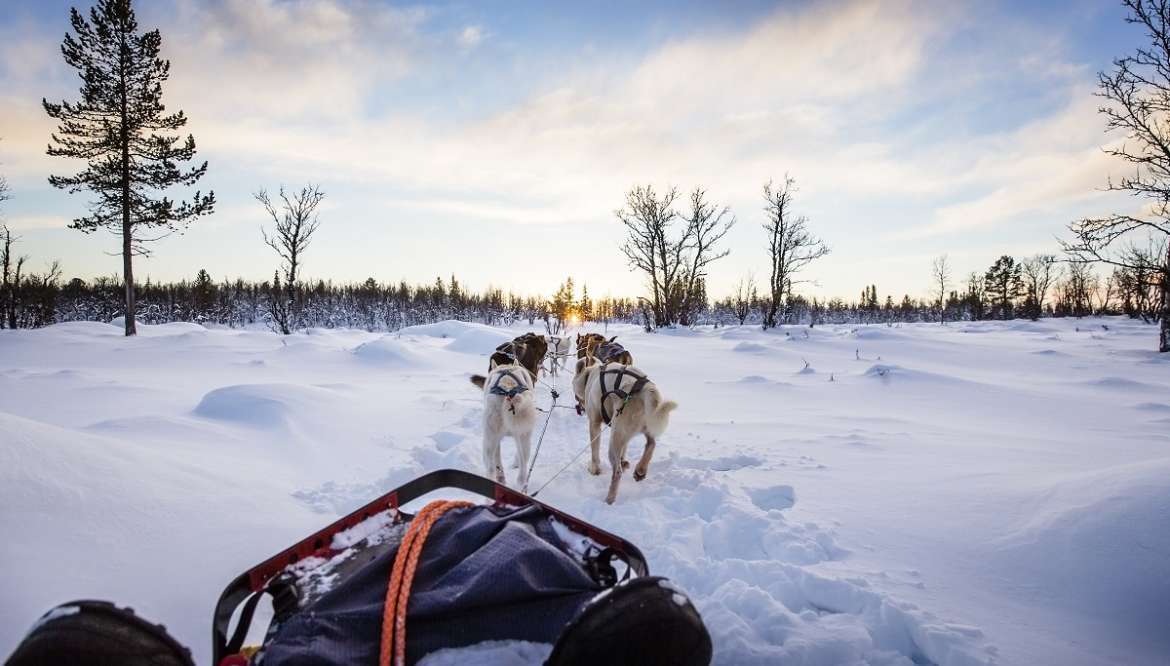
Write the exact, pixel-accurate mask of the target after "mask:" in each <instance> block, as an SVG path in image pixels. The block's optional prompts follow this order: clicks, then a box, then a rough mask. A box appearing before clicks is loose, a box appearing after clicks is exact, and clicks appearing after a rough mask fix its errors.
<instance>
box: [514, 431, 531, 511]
mask: <svg viewBox="0 0 1170 666" xmlns="http://www.w3.org/2000/svg"><path fill="white" fill-rule="evenodd" d="M515 440H516V460H517V462H519V463H520V476H519V477H517V479H516V484H517V485H518V486H520V492H522V493H524V494H525V495H527V494H528V457H529V455H531V453H532V431H531V430H529V431H526V432H522V433H520V434H518V435H516V436H515Z"/></svg>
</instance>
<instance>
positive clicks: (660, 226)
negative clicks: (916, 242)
mask: <svg viewBox="0 0 1170 666" xmlns="http://www.w3.org/2000/svg"><path fill="white" fill-rule="evenodd" d="M1123 4H1124V5H1125V6H1126V7H1127V8H1128V10H1129V16H1128V17H1127V21H1128V22H1129V23H1132V24H1136V25H1138V26H1139V27H1141V28H1142V29H1143V30H1144V31H1145V32H1146V37H1147V38H1148V43H1146V44H1144V45H1141V46H1139V47H1138V48H1137V49H1136V51H1135V52H1134V53H1133V54H1131V55H1128V56H1125V57H1122V58H1119V59H1117V60H1116V61H1115V62H1114V70H1113V71H1112V72H1108V73H1107V72H1102V73H1101V74H1099V77H1098V92H1097V93H1096V94H1097V96H1099V97H1101V98H1103V99H1104V100H1106V104H1105V105H1104V106H1103V107H1102V108H1101V109H1100V111H1101V113H1102V114H1103V115H1104V116H1105V118H1106V125H1107V128H1108V129H1109V130H1120V131H1122V132H1123V133H1124V134H1125V135H1126V137H1127V139H1129V141H1127V142H1126V143H1124V144H1122V145H1121V147H1119V148H1110V149H1107V151H1106V152H1108V153H1109V154H1111V155H1113V156H1114V157H1117V158H1119V159H1121V160H1123V161H1125V162H1127V163H1129V164H1130V165H1132V166H1133V167H1134V169H1133V175H1131V176H1127V177H1125V178H1122V179H1121V180H1119V181H1116V182H1110V183H1109V184H1108V189H1110V190H1115V191H1123V192H1127V193H1129V194H1133V195H1136V196H1138V197H1143V198H1146V199H1148V200H1150V202H1151V204H1150V206H1149V207H1148V210H1149V214H1148V215H1145V216H1143V217H1135V216H1131V215H1124V214H1118V215H1110V216H1107V217H1104V218H1087V219H1082V220H1078V221H1075V222H1073V223H1071V224H1070V225H1069V231H1070V233H1071V237H1070V238H1069V239H1067V240H1062V241H1060V245H1061V250H1062V252H1063V255H1062V256H1061V258H1060V259H1057V257H1056V256H1055V255H1037V256H1034V257H1029V258H1026V259H1024V260H1021V261H1017V260H1016V259H1015V258H1013V257H1011V256H1008V255H1004V256H1003V257H1001V258H1000V259H998V260H996V262H995V263H994V264H993V265H992V266H991V267H990V268H989V269H988V270H987V272H986V273H983V274H972V275H971V276H969V277H968V279H967V280H966V285H965V289H964V290H963V291H958V290H954V289H951V287H952V286H953V285H951V275H950V268H949V264H948V261H947V259H946V257H945V256H943V257H939V258H938V259H936V260H935V262H934V264H933V266H932V271H931V278H932V285H933V286H932V291H933V292H934V293H935V294H936V296H935V297H933V298H928V299H917V300H915V299H912V298H911V297H910V296H908V295H907V296H905V297H904V298H903V299H902V300H901V301H900V302H898V303H895V302H894V300H893V298H892V296H887V297H886V299H885V301H884V303H882V302H879V300H878V296H877V290H876V287H872V286H871V287H867V288H866V289H865V290H864V291H863V293H862V297H861V299H860V300H859V301H855V302H852V303H846V302H845V301H843V300H841V299H831V300H829V301H826V302H818V301H817V300H816V299H811V300H810V299H808V298H806V297H804V296H802V295H801V294H799V293H797V291H796V290H795V289H794V287H795V286H797V285H799V284H801V283H802V282H804V281H805V280H804V279H803V278H802V274H803V272H804V270H805V269H806V268H807V267H808V266H809V265H810V264H811V263H812V262H814V261H816V260H817V259H819V258H821V257H823V256H825V255H826V254H828V252H829V247H828V245H827V244H826V243H825V242H824V241H822V240H821V239H820V238H818V237H817V236H815V235H813V233H812V232H811V231H810V226H809V222H808V220H807V218H806V217H805V216H803V215H799V214H797V213H796V212H795V210H794V206H793V199H794V195H795V193H796V186H795V180H794V179H793V178H791V177H789V176H788V175H785V177H784V179H783V181H781V182H780V183H775V182H773V181H768V182H767V183H766V184H765V185H764V186H763V198H764V201H765V206H764V213H765V216H764V220H763V223H762V228H763V230H764V232H765V233H764V237H763V239H762V243H761V245H762V247H763V249H764V254H765V256H767V258H768V261H769V263H768V271H767V276H766V279H767V282H766V283H765V284H763V285H759V286H757V285H756V284H755V281H754V278H753V277H752V276H750V275H749V276H746V277H745V278H743V279H742V280H741V281H740V283H739V285H738V286H737V289H736V290H735V293H734V294H733V295H732V296H729V297H727V298H724V299H721V300H716V301H714V302H711V300H710V299H709V297H708V295H707V292H706V281H707V271H708V267H709V266H710V265H712V264H713V263H714V262H716V261H719V260H721V259H723V258H725V257H727V256H728V254H729V252H728V250H726V249H721V248H720V242H721V241H722V239H723V238H724V236H725V235H726V234H727V233H728V231H729V230H730V229H731V228H732V226H733V225H734V224H735V223H736V218H735V216H734V215H732V213H731V211H730V209H729V208H728V207H726V206H720V205H718V204H716V203H713V202H711V201H709V200H708V198H707V193H706V191H705V190H704V189H703V188H702V187H696V188H694V189H693V190H691V191H690V192H689V196H687V197H685V198H684V199H683V210H682V211H679V210H678V209H676V202H678V201H679V199H680V196H679V193H678V190H677V188H674V187H670V188H667V189H666V190H663V191H661V192H657V191H655V190H654V188H652V187H650V186H636V187H634V188H632V189H631V190H629V191H628V192H627V194H626V199H625V205H624V206H623V207H622V208H620V209H618V210H617V211H615V216H616V217H617V219H618V221H619V222H620V223H621V224H622V225H623V227H624V230H625V232H626V237H625V239H624V241H623V242H622V243H621V245H620V249H621V251H622V253H623V254H624V255H625V257H626V259H627V261H628V263H629V266H630V267H631V268H632V269H634V271H635V272H636V273H637V274H639V275H641V276H642V278H643V279H644V281H645V288H646V295H645V296H643V297H639V298H638V299H636V300H629V299H603V300H602V301H599V302H598V303H599V304H600V309H599V310H597V312H596V313H594V312H589V313H582V312H579V310H582V309H584V308H582V306H581V304H580V303H578V302H577V301H575V300H574V294H573V289H572V285H571V283H568V284H567V285H563V286H562V289H560V290H558V293H557V294H555V295H554V296H553V297H552V298H551V299H544V298H521V297H518V296H515V295H513V294H504V293H503V292H501V291H500V290H490V289H489V290H488V291H486V292H484V293H480V294H471V293H466V292H464V291H463V290H462V289H457V288H456V287H457V285H458V283H457V282H456V281H455V280H454V278H452V280H451V284H450V285H444V284H443V282H442V280H439V281H438V282H437V284H436V285H416V286H409V285H405V284H402V283H400V284H397V285H383V284H380V283H378V282H376V281H374V280H372V279H371V280H367V281H366V282H364V283H361V284H337V285H335V284H333V283H331V282H322V281H317V282H315V283H314V282H308V281H305V280H304V279H303V275H302V273H303V261H304V253H305V251H306V250H307V249H308V247H309V246H310V244H311V241H312V238H313V235H314V233H315V232H316V231H317V229H318V227H319V224H320V221H319V219H318V217H317V212H316V211H317V207H318V206H319V204H320V202H321V201H322V200H323V198H324V196H325V194H324V192H322V191H321V190H320V188H319V187H317V186H314V185H308V186H305V187H303V188H301V189H299V190H297V189H294V190H291V191H286V190H285V189H284V188H283V187H282V188H281V189H280V191H279V193H278V195H277V196H276V197H275V198H274V197H272V196H270V195H269V194H268V193H267V192H266V191H265V190H263V189H261V190H259V191H258V192H257V193H256V194H255V198H256V199H257V200H258V202H259V203H260V204H261V205H262V206H263V208H264V210H265V213H266V214H267V217H268V218H270V220H271V223H272V226H271V228H269V229H264V230H263V232H262V237H263V241H264V242H265V243H266V244H267V245H268V246H269V247H270V248H272V249H273V250H274V251H275V252H276V254H277V256H278V259H279V262H278V268H277V269H276V271H275V272H274V275H273V280H272V281H271V282H262V283H256V282H244V281H242V280H236V281H235V282H227V281H224V282H222V283H219V284H216V283H213V282H212V281H211V279H210V277H209V276H208V275H207V273H206V272H201V273H200V275H199V276H197V277H196V279H195V280H194V281H192V282H190V283H188V282H186V281H181V282H178V283H171V284H165V285H163V284H151V283H149V282H147V283H146V284H139V283H138V282H136V281H135V279H134V274H133V258H134V257H135V256H141V255H146V254H148V253H149V249H148V248H149V246H148V243H150V242H151V241H155V240H158V239H160V238H162V237H165V236H167V235H169V234H171V233H174V232H176V231H181V230H182V229H184V228H185V227H186V226H187V225H188V224H190V223H191V222H193V221H194V220H196V219H198V218H199V217H202V216H206V215H209V214H211V213H212V212H213V211H214V207H215V203H216V202H215V195H214V193H213V192H207V193H202V192H199V191H196V192H195V193H194V194H193V195H192V196H191V197H190V198H189V199H187V200H184V201H176V200H174V199H172V198H170V197H169V196H166V195H165V194H163V193H164V192H165V191H167V190H169V189H170V188H173V187H190V186H193V185H195V184H196V183H197V182H198V181H199V180H200V178H202V176H203V175H205V174H206V172H207V168H208V165H207V163H206V162H202V163H197V162H195V155H196V149H195V139H194V137H193V136H191V135H190V134H188V135H186V136H185V137H184V136H183V135H182V134H181V133H180V130H181V128H183V127H184V126H185V125H186V122H187V119H186V117H185V116H184V114H183V112H182V111H177V112H168V111H167V110H166V107H165V106H164V105H163V103H162V93H163V84H164V83H165V82H166V81H167V79H168V77H169V71H170V63H169V62H168V61H166V60H164V59H162V58H161V57H160V53H161V44H162V38H161V36H160V34H159V31H158V30H153V31H149V32H140V31H139V29H138V25H137V21H136V19H135V15H134V10H133V6H132V1H131V0H99V1H98V2H97V3H96V4H95V5H94V6H93V7H92V8H91V9H90V11H89V12H88V18H86V16H84V15H83V14H82V13H81V12H79V11H77V10H76V9H72V10H71V12H70V24H71V27H72V29H73V32H72V33H67V34H66V36H65V38H64V41H63V43H62V46H61V52H62V55H63V57H64V59H65V61H66V63H67V64H69V65H70V66H71V67H73V68H74V69H76V70H77V71H78V72H79V74H80V75H81V79H82V86H81V88H80V99H79V100H78V101H76V102H69V101H62V102H49V101H48V100H43V101H42V103H43V106H44V110H45V112H46V113H47V115H48V116H49V117H51V118H53V119H54V120H56V121H58V123H59V124H58V128H57V131H56V132H54V133H53V134H52V135H51V137H50V144H49V147H48V154H49V155H51V156H57V157H66V158H74V159H80V160H83V161H84V163H85V165H86V166H85V168H84V169H83V170H81V171H79V172H77V173H75V174H72V175H52V176H50V177H49V182H50V184H52V185H53V186H54V187H57V188H60V189H64V190H66V191H68V192H70V193H80V192H89V193H91V195H92V196H93V199H92V200H91V202H90V204H89V214H88V215H86V216H83V217H79V218H77V219H75V220H74V221H73V223H72V224H71V225H70V226H71V228H74V229H78V230H80V231H82V232H84V233H93V232H95V231H98V230H105V231H109V232H111V233H113V234H115V235H116V236H117V237H118V238H119V240H120V244H121V252H120V255H121V256H122V259H123V270H122V275H121V276H120V278H111V279H108V278H99V279H98V280H94V281H92V282H90V283H86V282H84V281H81V280H77V279H74V280H72V281H70V282H68V283H66V284H61V283H60V280H61V272H60V268H59V266H58V265H57V264H53V265H51V266H50V268H49V269H48V270H47V271H46V272H45V273H41V274H29V273H27V272H26V271H25V263H26V257H16V256H14V255H13V252H12V245H13V243H14V242H16V241H17V240H18V238H17V237H15V236H14V235H13V234H12V233H11V231H10V230H9V229H8V228H7V227H6V226H4V227H0V251H2V253H3V254H2V255H0V266H2V268H3V275H2V277H3V282H2V283H0V310H2V312H0V314H2V315H3V316H0V326H4V327H9V328H13V327H23V326H43V325H46V324H49V323H53V322H56V321H67V320H71V319H75V318H95V319H106V320H109V319H113V318H114V317H115V316H116V315H114V312H115V311H119V310H120V314H121V316H122V319H123V326H124V330H125V333H126V335H134V334H135V333H136V321H137V320H138V319H142V320H143V321H149V322H164V321H205V322H208V323H218V324H224V325H228V326H236V325H248V324H252V323H257V322H263V323H265V324H267V325H269V326H270V327H271V328H273V329H274V330H276V331H278V332H280V333H283V334H289V333H291V332H292V331H294V330H297V329H299V328H305V327H310V326H341V325H350V326H361V327H366V328H371V329H374V328H376V329H388V330H393V329H394V328H400V327H401V326H403V325H408V324H405V323H404V322H405V321H407V319H408V318H411V317H413V318H415V319H425V320H428V321H429V320H432V318H434V317H440V316H442V317H444V318H466V319H472V320H478V321H488V322H496V321H504V322H506V321H509V320H517V319H527V320H528V321H529V322H530V323H532V322H535V320H536V319H542V320H543V321H545V322H546V323H547V324H546V325H548V326H549V327H550V330H551V326H552V325H553V324H552V322H556V325H557V326H559V325H560V324H561V322H563V321H564V320H565V319H564V318H565V317H566V316H568V312H569V310H572V311H573V313H574V315H575V316H580V315H581V314H586V315H587V316H586V317H585V318H588V317H592V318H593V319H594V320H599V319H597V318H598V317H601V319H600V320H602V321H611V320H613V321H636V322H638V323H640V324H641V325H643V326H644V327H645V328H646V329H647V330H653V329H655V328H661V327H670V326H689V325H696V324H702V323H714V324H724V323H732V322H738V323H741V324H745V323H748V322H749V321H750V322H752V323H758V324H759V325H762V326H763V327H764V328H773V327H776V326H778V325H780V324H785V323H808V324H810V325H816V324H818V323H824V322H833V321H839V320H840V321H862V320H864V321H874V320H882V321H887V322H893V321H939V322H942V323H945V322H946V321H947V320H948V319H949V320H955V319H983V318H1000V319H1008V318H1012V317H1016V316H1024V317H1030V318H1033V319H1035V318H1038V317H1040V316H1062V315H1073V316H1081V315H1084V314H1090V313H1094V312H1104V313H1125V314H1130V315H1131V316H1135V317H1141V318H1143V319H1146V320H1148V321H1160V322H1161V326H1160V333H1159V335H1160V339H1159V350H1160V351H1162V352H1170V150H1167V149H1166V148H1165V147H1166V146H1167V145H1170V126H1168V125H1166V123H1165V122H1163V116H1164V114H1165V113H1167V112H1168V111H1170V68H1168V67H1166V66H1165V63H1166V62H1170V5H1167V4H1166V3H1164V2H1159V1H1158V0H1123ZM7 197H8V187H7V184H6V183H5V182H4V181H3V180H0V203H3V201H4V200H5V199H6V198H7ZM1142 234H1144V238H1142V237H1140V236H1141V235H1142ZM1093 265H1104V266H1109V267H1112V269H1113V271H1112V274H1110V275H1108V276H1106V277H1105V278H1104V280H1103V281H1102V280H1100V279H1099V278H1097V277H1096V276H1095V274H1094V272H1093V271H1092V269H1091V266H1093ZM566 286H567V287H568V289H567V292H566V289H565V287H566ZM1050 289H1051V290H1053V297H1052V298H1051V299H1049V298H1048V292H1049V290H1050ZM115 292H117V293H116V294H115ZM592 307H593V303H592V302H590V309H592ZM408 313H409V314H408ZM416 323H423V322H421V321H420V322H416Z"/></svg>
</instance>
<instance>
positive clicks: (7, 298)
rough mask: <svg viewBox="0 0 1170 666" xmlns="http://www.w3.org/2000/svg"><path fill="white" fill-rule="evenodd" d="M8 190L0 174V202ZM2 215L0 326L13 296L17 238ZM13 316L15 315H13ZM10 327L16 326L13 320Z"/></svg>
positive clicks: (0, 202)
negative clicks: (13, 267) (13, 269)
mask: <svg viewBox="0 0 1170 666" xmlns="http://www.w3.org/2000/svg"><path fill="white" fill-rule="evenodd" d="M8 192H9V190H8V180H7V179H6V178H4V176H3V175H0V204H3V203H4V202H5V201H8V199H9V197H10V195H9V193H8ZM3 219H4V218H3V217H0V244H2V245H0V268H3V282H0V328H3V327H4V322H5V320H8V319H9V317H8V312H9V306H10V304H11V303H12V302H13V300H14V298H15V287H13V286H12V284H11V278H12V243H13V241H15V240H17V238H16V237H14V236H13V235H12V230H11V229H9V228H8V225H7V224H4V222H3ZM13 318H15V316H14V317H13ZM11 328H16V325H15V321H14V322H13V325H12V326H11Z"/></svg>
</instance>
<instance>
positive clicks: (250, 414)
mask: <svg viewBox="0 0 1170 666" xmlns="http://www.w3.org/2000/svg"><path fill="white" fill-rule="evenodd" d="M336 402H337V395H336V393H335V392H334V391H331V390H329V389H325V388H320V387H316V386H301V385H297V384H238V385H235V386H225V387H222V388H217V389H215V390H213V391H210V392H208V393H207V394H206V395H204V396H203V399H202V400H200V401H199V404H198V405H197V406H196V407H195V412H194V413H195V415H196V416H201V417H203V418H205V419H212V420H215V421H227V422H231V423H235V424H237V425H245V426H251V427H255V428H287V427H289V426H290V425H291V423H292V419H291V416H292V415H294V414H297V413H299V412H302V411H305V410H308V409H310V408H312V409H320V407H321V405H322V404H331V403H336Z"/></svg>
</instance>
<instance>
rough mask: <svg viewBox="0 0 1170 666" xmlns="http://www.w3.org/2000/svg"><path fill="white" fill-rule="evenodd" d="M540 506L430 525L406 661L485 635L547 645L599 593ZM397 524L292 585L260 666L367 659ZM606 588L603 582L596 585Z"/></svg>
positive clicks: (496, 509)
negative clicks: (290, 602) (292, 603)
mask: <svg viewBox="0 0 1170 666" xmlns="http://www.w3.org/2000/svg"><path fill="white" fill-rule="evenodd" d="M555 522H556V518H554V517H552V516H551V515H550V514H549V513H548V512H546V511H545V510H544V509H543V508H542V507H540V506H538V505H529V506H524V507H520V508H516V507H510V506H506V505H484V506H472V507H465V508H457V509H453V510H451V511H449V512H447V513H446V514H445V515H443V516H442V518H440V519H439V520H438V522H436V523H435V524H434V526H433V527H432V529H431V531H430V534H429V536H428V537H427V539H426V542H425V545H424V547H423V549H422V553H421V556H420V558H419V561H418V568H417V570H416V573H415V577H414V582H413V587H412V588H411V592H410V598H409V602H408V604H407V615H406V625H407V638H406V658H407V662H408V663H410V664H413V663H416V662H417V661H418V660H420V659H422V658H423V657H424V656H426V655H427V654H429V653H431V652H434V651H435V650H439V649H442V648H454V647H464V646H468V645H474V644H476V643H479V642H482V641H489V640H523V641H532V642H539V643H555V642H556V640H557V637H558V636H559V635H560V633H561V631H562V630H563V629H564V628H565V625H566V624H567V623H568V622H569V621H570V620H571V619H573V617H574V616H576V615H577V613H578V612H579V611H580V610H581V609H582V607H584V606H585V604H586V603H587V602H589V600H590V599H592V598H593V597H595V596H596V595H597V594H598V593H599V592H600V591H601V590H602V589H604V588H605V585H603V582H602V581H603V580H604V577H599V578H600V580H595V579H594V577H593V576H592V575H591V574H590V573H589V569H588V568H587V563H588V562H589V561H590V560H589V558H588V557H586V556H585V554H584V553H582V552H580V548H576V546H577V545H579V544H572V543H566V542H565V541H564V540H563V539H562V538H561V535H562V534H563V535H565V538H566V539H569V540H570V541H573V540H574V539H575V538H576V537H575V535H573V533H572V532H569V531H568V530H565V529H561V528H560V527H558V526H556V525H555ZM403 531H404V526H402V525H397V526H386V527H384V528H382V533H381V534H379V535H376V538H373V537H367V538H366V539H365V540H364V542H363V543H364V544H368V543H370V542H375V544H376V545H375V546H372V547H369V546H366V547H363V548H362V549H360V550H356V549H355V551H356V552H351V553H349V554H348V555H346V554H343V555H339V556H338V559H344V560H345V561H344V562H341V563H339V564H338V565H337V566H336V567H331V566H316V567H315V570H314V572H313V573H312V574H311V575H306V576H305V577H303V578H301V579H299V580H297V581H296V582H295V588H296V594H297V598H298V600H297V602H296V606H297V608H296V610H294V611H292V612H291V613H288V614H283V615H287V616H286V617H284V618H281V617H280V616H281V615H282V613H279V612H278V614H277V618H276V620H274V623H273V626H272V627H271V628H270V630H269V634H268V636H267V637H266V639H265V641H264V645H263V647H262V650H261V653H260V655H259V657H260V658H259V663H260V664H262V665H263V666H293V665H296V666H310V665H313V666H342V665H349V664H376V663H377V662H378V654H379V649H380V645H381V643H380V641H381V631H382V613H383V604H384V602H385V596H386V588H387V584H388V583H389V577H390V572H391V569H392V567H393V564H394V558H395V555H396V554H397V552H398V543H399V542H400V541H401V539H402V535H403ZM605 582H607V583H609V584H612V581H605Z"/></svg>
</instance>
